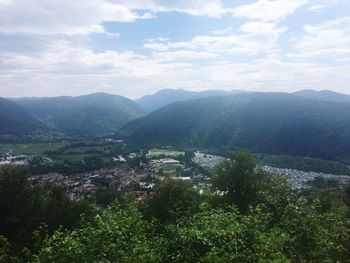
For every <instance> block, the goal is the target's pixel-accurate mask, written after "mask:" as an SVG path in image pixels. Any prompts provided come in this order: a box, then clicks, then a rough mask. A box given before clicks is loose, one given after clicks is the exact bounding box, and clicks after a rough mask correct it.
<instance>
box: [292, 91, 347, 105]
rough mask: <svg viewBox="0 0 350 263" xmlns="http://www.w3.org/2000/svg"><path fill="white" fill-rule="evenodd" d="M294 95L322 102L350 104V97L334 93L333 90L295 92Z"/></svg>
mask: <svg viewBox="0 0 350 263" xmlns="http://www.w3.org/2000/svg"><path fill="white" fill-rule="evenodd" d="M294 95H296V96H299V97H303V98H308V99H314V100H321V101H334V102H350V95H346V94H342V93H338V92H334V91H331V90H321V91H315V90H310V89H305V90H301V91H298V92H295V93H294Z"/></svg>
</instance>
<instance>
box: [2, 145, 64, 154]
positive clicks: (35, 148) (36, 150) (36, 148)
mask: <svg viewBox="0 0 350 263" xmlns="http://www.w3.org/2000/svg"><path fill="white" fill-rule="evenodd" d="M64 146H66V143H29V144H0V155H3V154H6V153H8V152H10V151H11V150H12V151H11V154H12V155H20V154H26V155H35V156H45V152H46V151H57V150H59V149H61V148H63V147H64Z"/></svg>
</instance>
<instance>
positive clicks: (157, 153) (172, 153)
mask: <svg viewBox="0 0 350 263" xmlns="http://www.w3.org/2000/svg"><path fill="white" fill-rule="evenodd" d="M162 155H164V156H166V157H179V156H180V155H185V152H180V151H174V150H164V149H152V150H149V152H148V153H147V155H146V157H147V158H150V159H151V158H157V157H159V156H162Z"/></svg>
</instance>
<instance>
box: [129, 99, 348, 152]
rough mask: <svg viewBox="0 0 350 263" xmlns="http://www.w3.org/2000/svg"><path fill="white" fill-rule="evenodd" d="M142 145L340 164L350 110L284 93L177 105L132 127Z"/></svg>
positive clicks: (135, 139)
mask: <svg viewBox="0 0 350 263" xmlns="http://www.w3.org/2000/svg"><path fill="white" fill-rule="evenodd" d="M123 132H125V134H127V135H128V138H129V140H130V141H132V142H134V143H139V144H162V145H180V146H195V147H214V148H215V147H232V146H237V147H243V148H248V149H250V150H252V151H255V152H262V153H271V154H288V155H301V156H311V157H319V158H325V159H334V158H335V157H342V158H345V157H349V156H350V136H349V134H350V104H348V103H335V102H324V101H317V100H310V99H304V98H300V97H298V96H295V95H291V94H283V93H245V94H237V95H231V96H221V97H210V98H202V99H196V100H191V101H185V102H177V103H173V104H171V105H168V106H165V107H164V108H161V109H159V110H157V111H155V112H152V113H150V114H149V115H147V116H145V117H143V118H141V119H137V120H134V121H131V122H130V123H128V124H127V125H126V126H125V127H124V128H123Z"/></svg>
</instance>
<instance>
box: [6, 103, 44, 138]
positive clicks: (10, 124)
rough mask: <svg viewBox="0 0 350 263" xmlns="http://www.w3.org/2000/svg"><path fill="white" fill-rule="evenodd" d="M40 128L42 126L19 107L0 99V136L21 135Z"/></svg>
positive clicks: (42, 126)
mask: <svg viewBox="0 0 350 263" xmlns="http://www.w3.org/2000/svg"><path fill="white" fill-rule="evenodd" d="M42 128H44V125H43V124H42V123H40V122H39V121H38V120H37V119H35V118H34V117H33V116H32V115H31V114H30V113H28V112H27V111H26V110H25V109H23V108H22V107H21V106H19V105H17V104H16V103H15V102H13V101H10V100H7V99H4V98H0V135H3V134H15V135H22V134H27V133H32V132H34V131H35V130H39V129H42Z"/></svg>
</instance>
